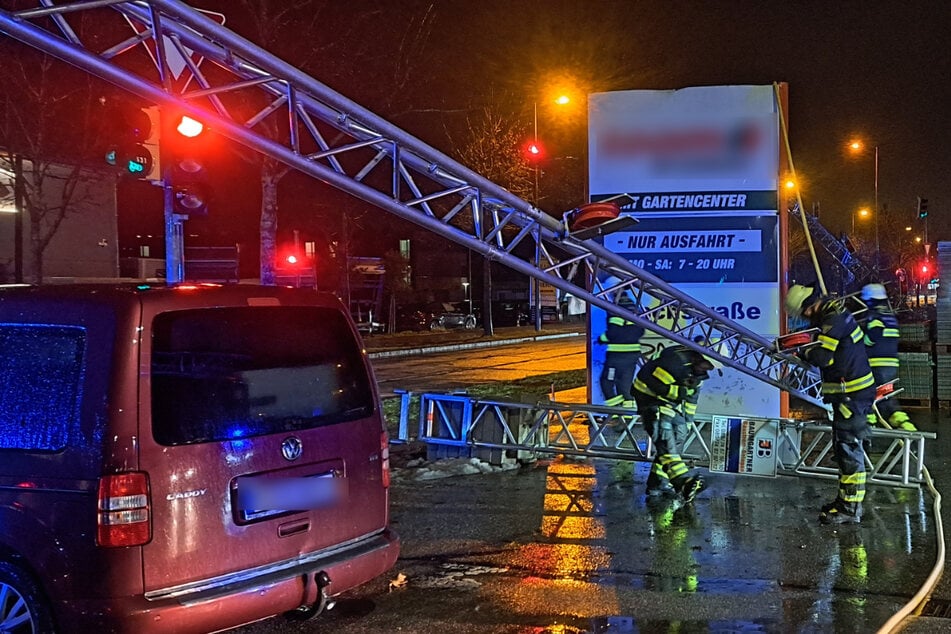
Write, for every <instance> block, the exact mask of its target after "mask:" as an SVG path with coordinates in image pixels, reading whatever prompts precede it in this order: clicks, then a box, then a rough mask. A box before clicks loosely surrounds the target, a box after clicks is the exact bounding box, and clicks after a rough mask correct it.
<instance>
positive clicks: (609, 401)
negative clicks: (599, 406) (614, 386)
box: [604, 394, 624, 407]
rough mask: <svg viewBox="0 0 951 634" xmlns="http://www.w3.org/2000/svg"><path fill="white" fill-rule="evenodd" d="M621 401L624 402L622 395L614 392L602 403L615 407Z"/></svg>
mask: <svg viewBox="0 0 951 634" xmlns="http://www.w3.org/2000/svg"><path fill="white" fill-rule="evenodd" d="M623 402H624V395H623V394H616V395H614V396H612V397H611V398H609V399H607V400H606V401H604V404H605V405H607V406H608V407H616V406H618V405H620V404H621V403H623Z"/></svg>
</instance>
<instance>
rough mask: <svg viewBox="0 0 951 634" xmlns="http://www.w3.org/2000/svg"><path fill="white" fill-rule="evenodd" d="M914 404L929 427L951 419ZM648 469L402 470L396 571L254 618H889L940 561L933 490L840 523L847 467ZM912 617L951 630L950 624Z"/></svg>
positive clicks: (725, 623) (434, 627)
mask: <svg viewBox="0 0 951 634" xmlns="http://www.w3.org/2000/svg"><path fill="white" fill-rule="evenodd" d="M911 413H912V414H913V417H915V419H916V420H917V421H918V422H919V426H920V427H922V428H923V429H926V430H929V431H934V430H938V429H939V427H943V428H947V425H948V423H951V417H949V416H948V414H947V411H946V410H944V411H943V412H941V413H940V414H938V415H937V416H932V415H930V414H929V413H928V412H927V411H926V410H911ZM945 445H948V446H947V447H945ZM403 450H404V451H405V449H403ZM399 451H400V450H399V449H397V450H396V451H395V453H398V452H399ZM930 455H931V458H930V459H929V465H930V466H931V470H932V473H933V474H935V476H936V479H937V480H938V481H939V488H940V487H941V480H942V479H943V476H944V474H945V473H949V471H948V466H949V465H948V462H949V460H951V443H945V442H942V438H941V434H940V433H939V440H938V442H937V443H936V445H933V446H932V447H931V454H930ZM646 468H647V466H646V465H644V464H636V465H633V467H632V465H630V464H626V463H618V462H615V461H610V460H572V459H554V460H546V461H539V462H536V463H534V464H528V465H524V466H522V467H521V468H520V469H518V470H514V471H509V472H503V473H494V474H488V475H476V476H457V477H452V478H448V479H443V480H436V481H431V482H418V481H415V480H414V477H415V474H418V473H419V470H418V469H413V468H409V469H396V470H395V472H394V485H393V488H392V520H393V525H394V527H395V528H396V529H397V530H398V531H399V532H400V534H401V536H402V539H403V551H402V555H401V558H400V560H399V561H398V563H397V566H396V567H395V568H394V570H393V571H392V572H391V574H389V575H386V576H385V577H383V578H381V579H379V580H377V581H375V582H373V583H371V584H368V585H366V586H364V587H362V588H360V589H358V590H356V591H354V592H352V593H350V594H349V595H347V596H345V597H343V599H342V600H341V601H340V602H339V603H338V605H337V606H336V607H335V608H334V609H333V610H331V611H330V612H328V613H326V614H324V615H322V616H321V617H319V618H318V619H317V620H316V621H314V622H311V623H306V624H287V623H285V622H283V621H281V620H278V619H274V620H271V621H267V622H264V623H261V624H258V625H255V626H250V627H248V628H243V629H242V630H240V631H241V632H243V633H245V634H259V633H263V632H329V631H332V632H335V633H336V634H357V633H359V634H376V633H383V632H387V633H389V632H419V633H429V632H456V633H460V634H466V633H468V632H473V633H475V632H479V633H500V634H501V633H505V634H508V633H512V634H515V633H518V634H542V633H552V634H565V633H569V632H591V633H595V632H612V633H622V634H627V633H630V634H633V633H634V632H665V633H666V632H678V633H693V632H697V633H699V632H875V631H877V630H878V629H879V628H880V627H881V626H882V624H884V623H885V622H886V621H887V620H888V618H889V617H891V615H892V614H894V613H895V612H896V611H897V610H899V609H900V608H901V607H902V606H903V605H904V604H905V603H906V602H907V601H908V600H909V599H910V598H911V597H912V596H913V595H914V594H915V592H917V590H918V588H919V587H920V585H921V584H922V583H923V582H924V580H925V579H926V577H927V576H928V574H929V573H930V572H931V569H932V566H933V565H934V561H935V522H934V518H933V517H932V515H931V504H932V501H931V497H930V495H928V494H927V493H923V492H919V491H917V490H907V489H894V488H883V487H873V488H871V489H870V492H869V495H868V498H867V501H866V517H865V520H864V521H863V523H862V524H861V525H860V526H848V527H839V528H833V527H828V526H820V525H819V524H818V523H817V521H816V513H817V511H818V508H819V506H821V505H822V504H823V503H824V502H826V501H828V499H831V497H832V496H834V493H835V491H834V487H835V484H834V482H833V481H829V480H816V479H809V478H799V477H779V478H775V479H773V478H757V477H751V476H730V475H724V474H712V475H710V477H709V481H710V482H711V486H710V488H709V489H708V490H707V491H705V492H703V493H702V494H701V496H700V498H699V499H698V500H697V501H696V502H695V503H694V504H693V505H690V506H686V507H683V506H681V505H680V504H679V503H676V502H667V503H648V501H646V500H645V499H644V496H643V495H642V487H643V482H644V480H645V478H646ZM632 469H633V472H632ZM945 524H946V526H947V524H948V522H947V521H946V523H945ZM398 574H402V575H405V580H406V582H405V584H393V585H392V586H391V582H392V581H394V579H396V577H397V575H398ZM947 585H948V584H947V580H945V581H944V582H942V583H941V584H939V586H938V592H937V593H936V595H935V597H934V600H935V601H933V602H932V603H934V602H938V601H941V600H942V599H943V597H946V596H948V594H949V591H948V588H947ZM904 631H909V632H944V631H947V632H951V620H948V619H945V618H921V619H917V620H916V621H915V622H913V623H911V624H910V625H908V627H907V628H906V629H905V630H904Z"/></svg>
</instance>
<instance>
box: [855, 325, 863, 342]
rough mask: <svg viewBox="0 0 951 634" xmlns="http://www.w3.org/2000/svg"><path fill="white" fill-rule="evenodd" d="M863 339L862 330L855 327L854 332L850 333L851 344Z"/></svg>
mask: <svg viewBox="0 0 951 634" xmlns="http://www.w3.org/2000/svg"><path fill="white" fill-rule="evenodd" d="M864 338H865V333H864V332H862V329H861V328H859V327H858V326H856V327H855V330H853V331H852V342H853V343H858V342H860V341H861V340H862V339H864Z"/></svg>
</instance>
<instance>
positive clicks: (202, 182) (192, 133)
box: [165, 114, 211, 216]
mask: <svg viewBox="0 0 951 634" xmlns="http://www.w3.org/2000/svg"><path fill="white" fill-rule="evenodd" d="M165 138H166V141H167V142H166V143H165V151H166V154H165V156H166V158H167V159H168V160H169V172H168V181H169V182H168V186H169V187H171V189H172V209H173V211H174V212H175V213H177V214H181V215H184V216H204V215H207V214H208V201H209V199H210V197H211V188H210V186H209V184H208V170H207V168H206V167H205V163H206V161H207V156H208V132H207V130H205V126H204V124H203V123H202V122H201V121H199V120H198V119H195V118H194V117H191V116H188V115H184V114H176V115H174V116H171V117H169V118H168V122H167V125H166V137H165Z"/></svg>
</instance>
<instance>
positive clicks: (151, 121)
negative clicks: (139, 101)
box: [105, 106, 162, 181]
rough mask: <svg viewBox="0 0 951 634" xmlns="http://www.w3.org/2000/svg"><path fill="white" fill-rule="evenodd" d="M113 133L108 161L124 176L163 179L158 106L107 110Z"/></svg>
mask: <svg viewBox="0 0 951 634" xmlns="http://www.w3.org/2000/svg"><path fill="white" fill-rule="evenodd" d="M106 116H108V117H110V119H111V120H110V121H109V122H108V125H109V127H110V128H111V130H112V132H111V134H110V136H111V138H110V140H109V145H108V147H107V149H106V153H105V159H106V163H108V164H109V165H112V166H113V167H115V168H116V170H117V171H118V173H119V174H120V175H121V176H129V177H131V178H135V179H138V180H149V181H158V180H161V179H162V165H161V160H160V156H159V141H160V140H161V137H162V126H161V125H160V122H159V109H158V106H150V107H148V108H136V109H134V110H128V111H120V110H111V111H110V112H109V113H107V115H106Z"/></svg>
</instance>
